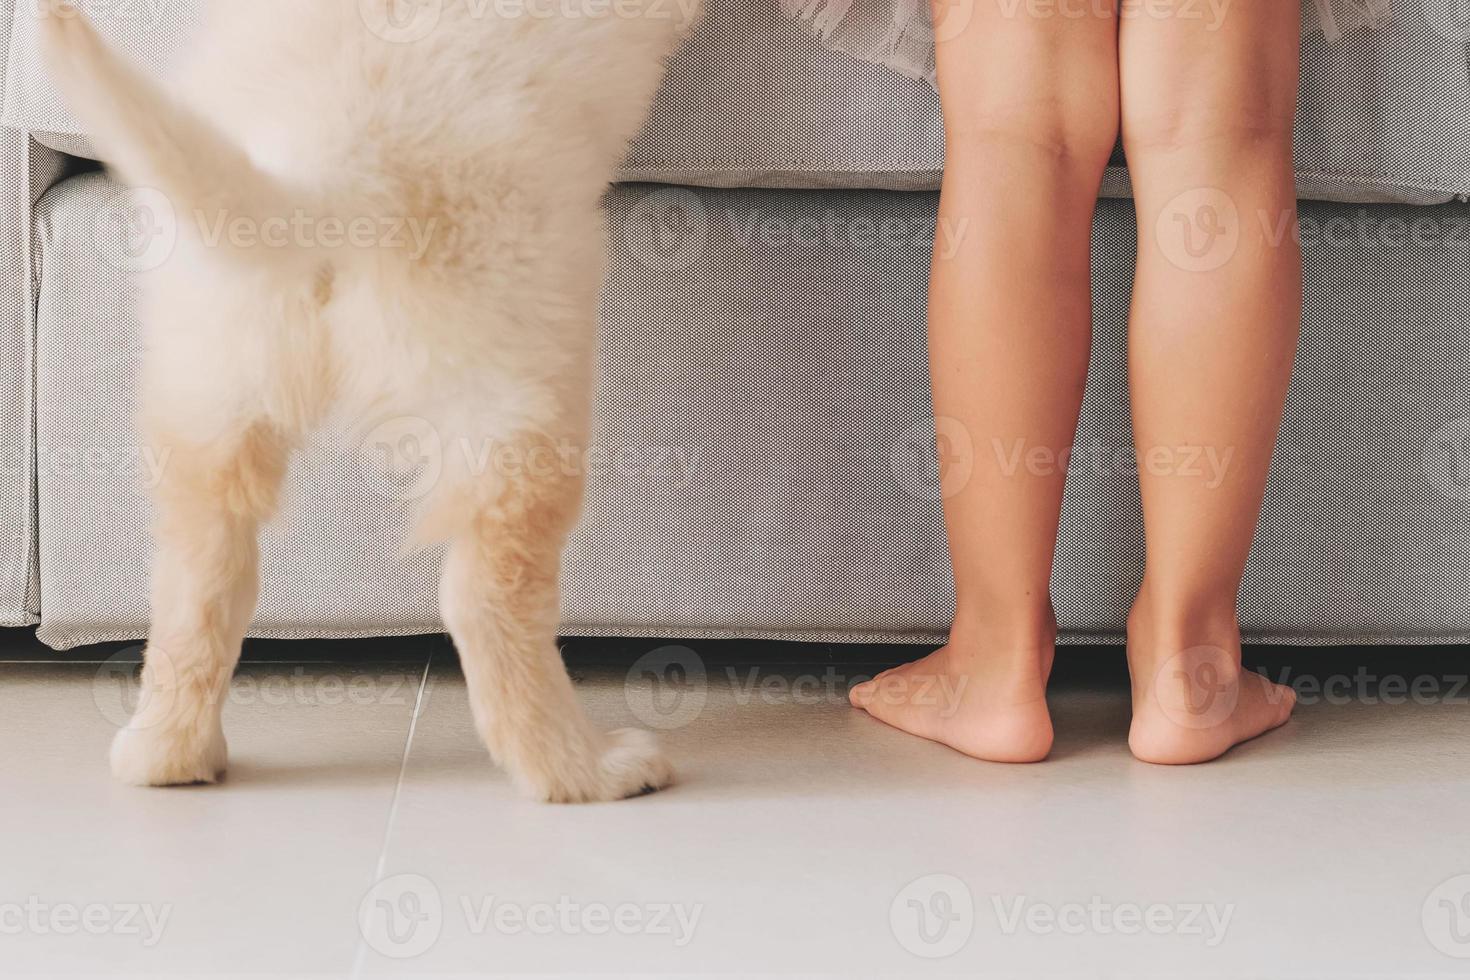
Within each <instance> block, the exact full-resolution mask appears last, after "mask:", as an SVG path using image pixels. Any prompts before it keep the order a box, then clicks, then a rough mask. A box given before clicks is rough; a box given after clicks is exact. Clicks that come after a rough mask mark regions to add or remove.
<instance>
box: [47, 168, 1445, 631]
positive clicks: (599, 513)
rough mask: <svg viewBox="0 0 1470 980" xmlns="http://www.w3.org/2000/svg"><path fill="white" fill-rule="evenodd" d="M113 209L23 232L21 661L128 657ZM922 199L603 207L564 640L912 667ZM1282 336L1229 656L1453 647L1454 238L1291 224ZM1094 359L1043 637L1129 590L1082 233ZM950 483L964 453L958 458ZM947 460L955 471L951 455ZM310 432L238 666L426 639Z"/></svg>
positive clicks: (1100, 625) (1075, 627)
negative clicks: (1289, 649)
mask: <svg viewBox="0 0 1470 980" xmlns="http://www.w3.org/2000/svg"><path fill="white" fill-rule="evenodd" d="M115 191H116V188H115V186H113V185H110V184H109V183H108V182H107V181H106V180H105V179H104V178H102V177H101V176H99V175H91V176H85V177H80V178H74V179H72V180H69V181H67V182H65V183H64V184H62V185H59V186H58V187H56V188H55V189H54V190H53V191H52V192H51V193H50V194H49V195H48V196H47V197H46V198H45V199H44V200H43V202H42V207H41V211H40V223H39V238H40V243H41V248H42V252H43V261H42V266H41V267H42V284H41V285H42V291H41V298H40V311H39V323H38V330H39V333H38V336H37V340H36V347H37V377H38V388H39V394H38V409H37V431H38V439H39V444H40V450H39V458H40V460H41V465H40V471H39V473H38V478H37V479H38V488H39V496H40V520H41V532H40V541H41V562H40V567H41V576H42V579H41V609H42V626H41V636H42V638H43V639H44V640H45V641H46V642H48V643H52V644H54V645H57V646H68V645H73V644H77V643H83V642H88V641H95V640H102V639H124V638H131V637H136V636H139V635H141V633H142V632H143V631H144V629H145V628H146V625H147V624H146V617H147V600H146V596H147V590H146V582H145V580H146V570H147V566H148V521H147V501H146V495H145V493H144V489H143V488H144V485H145V484H146V482H147V481H148V479H149V478H150V474H152V473H154V472H155V471H156V467H157V466H158V465H160V464H161V463H163V462H164V461H159V460H151V459H149V458H148V457H147V455H146V453H145V451H144V450H143V449H142V448H141V447H140V446H139V443H138V440H137V438H136V436H135V435H134V433H133V428H132V424H131V420H130V409H131V405H132V402H133V394H132V392H133V386H134V374H135V366H136V359H137V355H138V324H137V313H136V310H135V307H134V302H133V299H134V297H133V292H132V289H131V287H130V286H129V285H128V284H129V282H130V280H129V279H128V277H126V276H125V275H123V274H122V272H121V271H120V269H121V268H124V267H126V266H128V265H129V264H130V258H129V255H128V253H126V252H125V251H124V249H123V244H122V242H121V241H120V240H118V237H117V234H118V233H117V231H116V230H117V229H119V228H120V225H119V223H118V222H114V221H99V216H100V215H102V214H104V211H103V209H104V208H105V207H106V206H107V203H108V201H109V200H110V199H111V197H112V195H113V194H114V193H115ZM936 203H937V196H936V195H934V194H927V193H925V194H896V193H885V192H876V191H868V192H827V193H819V192H793V191H750V190H741V191H705V192H695V191H691V190H687V189H683V188H668V187H654V186H649V185H628V186H624V187H621V188H619V189H617V190H616V191H615V192H614V193H613V194H612V195H611V196H610V197H609V200H608V210H609V217H610V224H611V231H612V238H611V256H610V270H609V283H608V287H607V291H606V295H605V299H604V302H603V310H602V327H603V355H602V357H603V374H602V378H601V381H600V386H599V389H598V401H597V423H598V424H597V429H596V443H595V444H596V446H597V447H599V450H600V452H599V453H598V454H597V457H596V459H595V460H594V459H592V458H589V460H588V462H589V472H590V475H591V481H590V482H591V486H590V491H589V504H588V510H587V514H586V516H585V518H584V520H583V521H582V524H581V526H580V527H579V529H578V531H577V534H576V535H575V537H574V538H573V541H572V544H571V548H570V551H569V553H568V557H567V569H566V579H565V585H566V591H565V605H564V610H563V619H564V626H565V630H566V631H567V632H568V633H582V634H597V633H619V634H623V635H630V636H655V635H673V636H685V637H695V636H775V637H800V638H806V639H830V640H849V641H850V640H860V639H875V638H884V639H894V640H916V641H929V640H933V639H935V638H937V637H939V636H942V634H943V632H944V631H945V630H946V629H947V627H948V624H949V617H950V615H951V609H952V602H953V600H952V592H951V585H950V576H949V565H948V558H947V553H946V549H945V539H944V528H943V524H942V520H941V511H940V499H939V487H938V478H937V472H938V471H937V467H936V466H935V454H934V428H933V422H932V420H931V417H930V407H929V395H928V392H929V389H928V380H927V379H928V374H927V360H926V353H925V351H926V345H925V331H924V321H925V315H924V308H925V294H926V284H927V279H928V271H929V256H930V251H931V244H932V239H933V235H934V222H935V209H936ZM1302 218H1303V224H1302V228H1303V238H1304V243H1305V244H1304V251H1305V269H1306V273H1305V275H1306V317H1305V324H1304V330H1303V337H1302V354H1301V359H1300V362H1299V365H1298V368H1297V371H1296V374H1295V376H1294V377H1293V380H1292V387H1291V393H1290V398H1289V402H1288V410H1287V415H1286V420H1285V423H1284V426H1283V431H1282V438H1281V443H1280V448H1279V450H1278V452H1277V456H1276V459H1275V462H1274V465H1273V469H1272V479H1271V484H1270V488H1269V491H1268V495H1267V501H1266V505H1265V509H1264V513H1263V515H1262V520H1261V528H1260V533H1259V535H1258V538H1257V543H1256V547H1255V550H1254V551H1253V553H1252V556H1251V560H1250V565H1249V568H1248V572H1247V577H1246V581H1245V584H1244V587H1243V588H1242V591H1241V619H1242V623H1243V624H1244V626H1245V628H1246V630H1247V631H1248V633H1249V634H1250V635H1251V637H1252V638H1254V639H1258V640H1276V641H1288V642H1314V641H1315V642H1351V641H1379V642H1393V641H1409V640H1422V639H1442V640H1447V639H1454V638H1458V639H1460V640H1461V641H1462V642H1463V641H1465V640H1466V639H1470V593H1467V590H1466V588H1465V583H1466V582H1467V581H1470V306H1467V304H1466V303H1465V296H1466V294H1467V291H1470V234H1467V233H1466V231H1467V229H1470V208H1467V207H1460V206H1456V205H1445V206H1441V207H1436V208H1428V209H1425V208H1409V207H1399V206H1392V207H1383V206H1378V207H1367V208H1358V207H1351V208H1349V207H1343V206H1341V205H1327V204H1307V205H1304V206H1303V209H1302ZM1094 230H1095V260H1094V275H1093V291H1094V297H1095V304H1096V307H1095V308H1096V338H1095V342H1094V347H1093V355H1092V369H1091V376H1090V378H1089V381H1088V389H1087V396H1086V399H1085V402H1084V406H1083V413H1082V422H1081V427H1080V430H1079V434H1078V441H1077V450H1076V452H1075V454H1074V456H1073V466H1072V469H1071V471H1070V473H1069V479H1068V486H1067V498H1066V505H1065V507H1064V509H1063V515H1062V530H1061V535H1060V540H1059V542H1058V545H1057V568H1056V578H1055V582H1054V598H1055V601H1056V605H1057V613H1058V618H1059V620H1060V623H1061V625H1062V627H1063V629H1064V630H1066V631H1067V632H1068V635H1069V636H1070V637H1071V638H1074V639H1075V638H1078V637H1098V636H1110V637H1113V638H1116V636H1117V634H1118V631H1119V630H1120V628H1121V627H1122V625H1123V622H1124V617H1125V616H1126V613H1127V610H1128V606H1129V603H1130V602H1131V600H1132V598H1133V594H1134V590H1135V589H1136V588H1137V585H1138V582H1139V579H1140V576H1141V575H1142V570H1143V555H1144V552H1143V527H1142V520H1141V517H1140V513H1139V503H1138V481H1137V476H1136V473H1135V472H1134V470H1133V467H1132V464H1131V462H1130V461H1131V459H1132V451H1131V436H1130V430H1129V411H1128V392H1127V384H1126V370H1125V340H1126V321H1127V311H1128V305H1129V296H1130V292H1131V288H1132V275H1133V260H1134V256H1135V247H1136V229H1135V227H1134V222H1133V212H1132V208H1131V206H1130V205H1129V204H1128V202H1125V201H1106V202H1103V204H1102V205H1101V206H1100V208H1099V211H1098V216H1097V222H1096V225H1095V229H1094ZM976 442H977V445H975V446H973V451H975V452H991V451H994V449H993V447H990V446H987V445H984V444H980V441H979V440H978V439H977V440H976ZM954 448H955V450H956V451H963V447H961V446H959V445H958V444H955V446H954ZM359 450H360V446H359V445H358V444H356V443H354V442H352V441H350V440H348V439H347V438H346V437H345V436H344V435H342V433H341V431H338V430H328V431H326V432H324V433H322V434H321V436H320V437H319V438H318V439H316V440H314V441H313V443H312V448H311V451H310V452H308V453H307V454H306V455H305V457H304V458H302V459H301V460H299V461H298V462H297V464H296V465H295V466H294V467H293V471H292V475H291V478H290V482H289V484H288V489H287V493H286V495H285V496H286V500H285V507H284V512H283V513H282V515H281V518H280V519H279V520H278V521H277V522H275V523H273V524H272V525H271V526H270V527H269V528H268V529H267V531H266V533H265V535H264V538H263V549H262V550H263V562H264V569H263V577H264V583H263V592H262V599H261V605H260V609H259V613H258V615H257V617H256V620H255V623H254V625H253V626H252V632H253V633H254V634H255V635H273V636H299V635H349V634H362V633H392V632H413V631H422V630H431V629H437V628H438V626H439V621H438V616H437V610H436V606H435V595H436V592H435V580H434V576H435V571H436V567H437V559H436V556H435V555H434V554H417V555H404V554H402V553H401V551H400V550H399V543H400V540H401V536H402V534H403V532H404V530H405V529H406V526H407V508H406V506H405V505H403V504H401V503H399V502H398V501H397V499H396V496H395V493H394V486H395V485H394V484H392V483H390V482H388V481H387V480H385V479H383V478H381V477H379V476H377V475H376V474H374V473H372V472H370V471H367V472H365V470H364V467H363V466H362V465H361V453H360V451H359Z"/></svg>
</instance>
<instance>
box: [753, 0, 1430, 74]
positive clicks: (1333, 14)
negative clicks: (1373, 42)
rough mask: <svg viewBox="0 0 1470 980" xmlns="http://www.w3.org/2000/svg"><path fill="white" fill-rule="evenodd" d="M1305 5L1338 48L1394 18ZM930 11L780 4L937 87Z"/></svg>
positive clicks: (909, 6) (919, 4) (843, 1)
mask: <svg viewBox="0 0 1470 980" xmlns="http://www.w3.org/2000/svg"><path fill="white" fill-rule="evenodd" d="M1402 2H1403V0H1400V3H1401V4H1402ZM1449 2H1454V0H1449ZM1098 6H1099V7H1100V6H1101V5H1100V4H1099V5H1098ZM1301 6H1302V30H1303V31H1304V32H1307V33H1310V32H1313V31H1320V32H1321V33H1322V34H1323V35H1324V36H1325V37H1326V38H1327V40H1328V41H1329V42H1334V43H1335V42H1337V41H1341V40H1342V39H1343V38H1344V37H1346V36H1347V35H1348V34H1349V33H1351V32H1353V31H1356V30H1357V29H1359V28H1361V27H1365V26H1366V27H1382V26H1383V25H1384V24H1386V23H1387V22H1388V19H1389V16H1390V14H1389V0H1301ZM1130 7H1131V9H1132V10H1134V11H1140V10H1141V11H1144V12H1147V11H1148V8H1147V7H1144V6H1142V5H1141V4H1139V3H1138V2H1137V0H1130V2H1129V3H1124V4H1121V5H1120V9H1121V10H1123V11H1127V10H1129V9H1130ZM929 8H930V0H781V9H783V10H785V11H786V13H787V14H789V15H790V16H792V17H796V18H798V19H800V20H802V21H804V22H805V23H806V24H807V25H808V26H809V27H810V28H811V29H812V31H813V32H814V33H815V34H816V35H817V37H819V38H821V40H822V43H823V44H825V45H827V46H828V47H830V48H832V49H833V50H834V51H841V52H842V53H844V54H849V55H852V56H853V57H854V58H858V59H861V60H863V61H871V62H873V63H874V64H879V65H882V66H884V67H885V68H891V69H893V70H894V71H896V72H898V73H899V74H900V75H903V76H904V77H906V78H914V79H918V80H919V81H923V82H928V83H929V84H930V85H932V86H934V87H935V88H938V87H939V81H938V79H937V78H936V77H935V63H934V57H935V52H934V48H935V45H936V43H937V42H939V41H941V40H942V39H941V38H938V37H937V36H936V34H935V30H934V19H933V17H932V16H931V12H930V9H929ZM945 9H947V10H953V11H954V14H955V18H956V19H955V20H953V21H951V20H949V19H945V20H943V21H942V23H944V24H946V25H953V26H948V27H946V30H953V31H960V30H964V29H966V28H968V27H970V26H971V24H972V21H971V19H970V15H971V14H972V13H973V11H974V0H953V2H951V3H950V5H949V6H947V7H946V8H945ZM1001 9H1012V10H1017V11H1020V12H1021V13H1023V14H1024V13H1025V12H1026V11H1028V10H1034V11H1036V13H1037V14H1039V15H1043V16H1048V17H1055V16H1057V15H1058V14H1059V13H1061V12H1065V11H1068V10H1079V11H1085V10H1088V9H1091V8H1089V7H1087V6H1084V5H1083V4H1082V3H1079V2H1076V0H1074V2H1073V3H1072V4H1071V6H1070V7H1069V6H1067V5H1065V4H1059V3H1057V2H1055V0H1050V2H1047V3H1045V4H1040V5H1037V6H1035V7H1030V6H1028V5H1027V3H1026V0H1013V2H1012V5H1011V7H1010V8H1006V7H1004V6H1003V7H1002V8H1001ZM1102 9H1109V8H1102ZM1180 9H1181V10H1183V11H1184V12H1185V13H1184V15H1185V16H1189V17H1211V16H1215V12H1214V11H1213V10H1212V9H1211V8H1210V7H1208V6H1206V5H1204V4H1201V3H1194V4H1185V5H1182V6H1181V8H1180ZM956 36H958V35H956Z"/></svg>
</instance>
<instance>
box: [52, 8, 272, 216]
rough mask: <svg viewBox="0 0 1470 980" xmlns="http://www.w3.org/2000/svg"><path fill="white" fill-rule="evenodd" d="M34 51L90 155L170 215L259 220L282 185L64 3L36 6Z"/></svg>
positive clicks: (75, 10) (74, 9)
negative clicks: (156, 199) (166, 206)
mask: <svg viewBox="0 0 1470 980" xmlns="http://www.w3.org/2000/svg"><path fill="white" fill-rule="evenodd" d="M40 8H41V12H40V15H39V24H38V28H39V33H40V40H41V50H42V53H43V55H44V57H45V59H46V62H47V66H48V67H49V69H50V71H51V74H52V77H53V78H54V80H55V82H56V84H57V85H58V87H59V88H60V89H61V93H62V95H63V96H64V97H65V99H66V101H67V104H68V106H70V108H71V110H72V111H73V112H74V113H75V114H76V115H77V118H78V119H79V120H80V121H81V123H82V124H83V125H84V126H85V127H86V130H87V133H88V134H89V136H90V137H91V140H92V145H93V147H94V148H95V149H96V150H97V152H98V155H99V156H100V157H101V158H102V159H103V160H104V162H106V163H107V164H108V165H109V166H111V167H112V168H113V169H114V170H115V171H116V172H117V173H118V175H119V176H120V177H121V178H122V179H123V180H125V181H126V182H128V183H129V184H132V185H133V186H135V187H147V188H152V189H154V190H157V191H159V192H161V193H162V194H163V195H164V196H165V197H167V198H168V200H169V203H170V204H171V205H172V206H173V208H174V209H175V212H176V213H177V214H180V215H183V214H191V213H193V214H203V213H214V214H220V213H223V214H227V215H230V216H232V217H234V216H242V217H248V218H256V219H264V218H266V217H269V216H270V215H272V214H278V213H282V212H284V210H285V205H284V201H285V198H286V193H285V190H284V188H282V187H281V186H279V184H278V182H277V181H276V180H274V179H273V178H271V177H270V176H269V175H267V174H266V173H264V172H263V171H261V170H260V169H259V168H258V167H256V166H255V165H254V163H252V162H251V160H250V158H249V157H248V156H246V154H245V152H244V150H243V149H241V148H240V147H238V146H236V145H234V144H233V143H231V142H230V140H229V139H228V138H227V137H225V135H224V134H222V133H221V132H219V130H218V129H216V128H215V127H214V126H213V125H211V124H210V123H209V122H208V121H207V120H205V119H203V118H201V117H200V116H198V115H197V114H196V113H194V112H192V111H190V110H189V108H188V107H187V106H185V105H183V104H181V103H180V102H179V101H178V100H177V99H175V98H173V97H172V96H170V95H169V94H168V93H167V92H165V91H164V90H163V89H162V87H161V86H159V85H157V84H156V83H154V82H153V81H152V80H151V79H149V78H148V77H146V76H145V75H144V74H143V73H142V72H140V71H138V70H137V69H136V68H134V67H133V66H132V65H129V64H127V63H126V62H125V61H124V60H123V59H122V58H120V57H118V55H117V54H116V53H115V52H113V51H112V50H110V49H109V48H108V46H107V44H106V43H104V42H103V40H102V39H101V38H100V37H99V36H98V35H97V32H96V31H95V30H94V29H93V28H92V26H91V25H90V24H89V23H88V22H87V20H86V18H85V17H83V16H82V14H81V12H80V11H79V10H78V9H77V8H76V6H75V4H74V3H73V2H72V0H50V2H49V3H42V4H40Z"/></svg>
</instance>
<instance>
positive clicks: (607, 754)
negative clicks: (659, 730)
mask: <svg viewBox="0 0 1470 980" xmlns="http://www.w3.org/2000/svg"><path fill="white" fill-rule="evenodd" d="M607 741H608V745H607V748H606V749H605V750H604V751H603V753H602V759H601V760H600V764H599V768H600V769H601V770H602V773H603V775H604V777H605V778H606V780H607V783H608V787H609V790H608V795H607V796H605V797H604V799H609V800H622V799H627V798H628V797H630V796H642V795H643V794H645V793H653V792H657V791H658V790H661V789H663V788H664V787H665V786H667V785H669V784H670V783H672V782H673V781H674V767H673V765H672V764H671V763H670V762H669V759H668V756H666V755H664V753H663V750H662V749H660V748H659V747H658V739H656V738H655V737H654V736H653V733H652V732H645V731H643V730H642V729H638V728H620V729H618V730H617V731H615V732H610V733H609V734H608V736H607Z"/></svg>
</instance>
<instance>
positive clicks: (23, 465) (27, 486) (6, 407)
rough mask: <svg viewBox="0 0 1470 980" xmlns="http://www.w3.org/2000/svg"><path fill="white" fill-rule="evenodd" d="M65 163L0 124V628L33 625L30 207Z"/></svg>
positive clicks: (33, 273) (32, 272)
mask: <svg viewBox="0 0 1470 980" xmlns="http://www.w3.org/2000/svg"><path fill="white" fill-rule="evenodd" d="M66 165H67V162H66V158H65V157H63V156H62V155H61V154H60V153H57V152H56V151H54V150H50V149H47V148H46V147H43V146H40V145H38V144H36V143H35V142H34V141H32V140H31V139H30V138H29V137H27V136H26V135H25V134H24V133H21V132H18V131H17V130H14V129H9V128H4V127H0V626H22V625H27V624H30V623H34V622H36V616H37V613H38V612H39V601H40V600H39V597H38V594H37V581H36V525H35V469H34V443H33V438H32V437H33V434H34V426H33V419H34V411H33V394H32V380H33V374H32V368H33V351H32V339H33V338H34V337H35V325H34V323H33V314H34V311H35V298H36V293H35V282H36V280H35V277H36V273H37V270H36V268H35V266H34V264H33V261H32V260H33V257H34V255H35V254H36V253H35V249H34V248H33V247H32V238H31V235H32V206H33V204H34V203H35V201H36V199H37V198H39V197H40V196H41V194H42V192H44V191H45V190H46V189H47V188H49V187H50V186H51V185H52V184H54V183H55V182H56V181H57V180H59V179H60V178H61V176H62V174H63V173H64V172H65V169H66Z"/></svg>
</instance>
